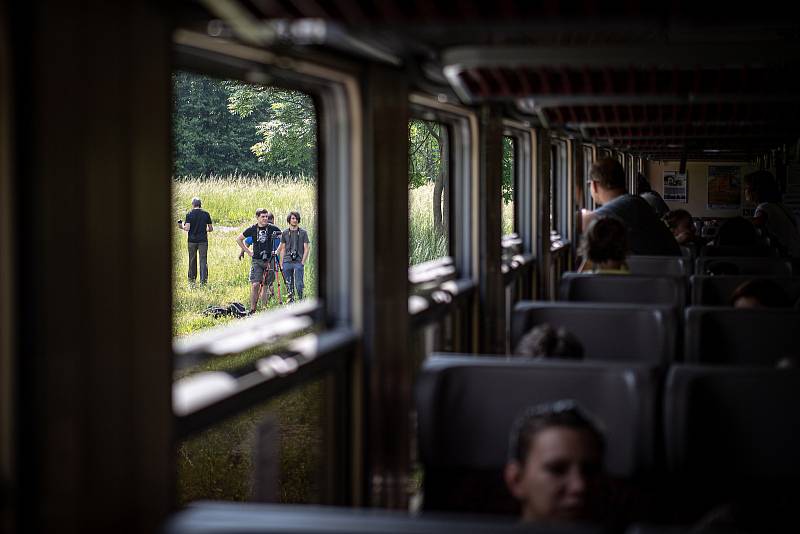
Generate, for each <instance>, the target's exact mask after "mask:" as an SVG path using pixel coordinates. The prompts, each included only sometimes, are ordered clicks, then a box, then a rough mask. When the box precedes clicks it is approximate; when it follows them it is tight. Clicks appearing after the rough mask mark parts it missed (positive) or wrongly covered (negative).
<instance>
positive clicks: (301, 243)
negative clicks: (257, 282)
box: [278, 211, 311, 302]
mask: <svg viewBox="0 0 800 534" xmlns="http://www.w3.org/2000/svg"><path fill="white" fill-rule="evenodd" d="M286 222H288V223H289V228H287V229H286V230H284V231H283V233H282V234H281V244H280V246H279V247H278V256H279V257H280V259H281V262H282V265H283V275H284V276H285V277H286V285H288V286H289V289H288V291H289V302H294V296H295V291H296V294H297V298H298V299H302V298H303V288H304V287H305V286H304V284H303V271H304V269H305V264H306V261H308V253H309V251H310V250H311V242H310V241H309V240H308V232H306V231H305V230H304V229H302V228H300V213H299V212H297V211H291V212H289V215H288V216H287V217H286Z"/></svg>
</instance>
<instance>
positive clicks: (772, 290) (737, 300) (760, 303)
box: [731, 278, 792, 309]
mask: <svg viewBox="0 0 800 534" xmlns="http://www.w3.org/2000/svg"><path fill="white" fill-rule="evenodd" d="M731 305H733V307H734V308H740V309H754V308H791V306H792V303H791V301H790V300H789V297H788V296H787V295H786V292H785V291H784V290H783V288H782V287H781V286H779V285H778V284H776V283H775V282H773V281H772V280H769V279H768V278H757V279H755V280H748V281H747V282H745V283H743V284H741V285H740V286H739V287H737V288H736V290H735V291H734V292H733V296H732V297H731Z"/></svg>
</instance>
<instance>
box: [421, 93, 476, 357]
mask: <svg viewBox="0 0 800 534" xmlns="http://www.w3.org/2000/svg"><path fill="white" fill-rule="evenodd" d="M410 104H411V106H410V110H411V117H412V118H411V121H410V122H409V271H408V276H409V291H410V295H409V301H408V308H409V313H410V315H411V329H412V335H413V339H412V343H411V347H412V352H414V353H415V354H416V357H418V358H420V359H421V358H422V357H423V356H424V355H425V354H427V352H429V351H431V350H465V348H466V347H468V346H469V343H470V340H469V339H468V338H469V333H468V332H466V331H464V329H463V328H460V327H459V325H460V324H463V321H464V317H465V316H466V315H465V314H466V311H465V310H466V309H467V306H468V303H469V299H470V298H471V295H472V294H473V293H474V289H475V286H476V269H477V268H476V262H477V259H478V258H477V255H476V254H475V253H474V251H476V250H478V246H477V241H476V240H477V236H478V220H477V218H476V217H475V213H476V212H477V198H476V196H475V195H476V192H477V185H476V184H475V183H474V182H475V180H476V179H477V165H478V161H477V154H476V151H475V149H474V147H475V146H477V138H476V136H477V117H476V116H475V115H474V114H473V113H472V112H470V111H468V110H465V109H463V108H460V107H458V106H452V105H448V104H442V103H440V102H438V101H437V100H436V99H433V98H430V97H428V96H425V95H420V94H412V95H411V97H410ZM459 321H460V322H459Z"/></svg>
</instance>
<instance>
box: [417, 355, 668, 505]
mask: <svg viewBox="0 0 800 534" xmlns="http://www.w3.org/2000/svg"><path fill="white" fill-rule="evenodd" d="M655 383H656V371H655V370H654V368H653V367H650V366H643V365H638V366H634V365H620V364H616V365H615V364H603V365H600V364H595V363H590V362H565V361H553V360H548V361H538V360H537V361H531V360H525V359H510V360H505V359H500V358H497V357H488V356H486V357H481V356H471V355H441V354H434V355H433V356H431V357H430V358H429V359H428V360H426V362H425V364H424V365H423V370H422V373H421V375H420V378H419V380H418V382H417V389H416V404H417V414H418V440H419V449H420V458H421V460H422V463H423V464H424V466H425V507H426V509H431V510H471V511H475V512H503V511H505V512H510V511H513V510H515V509H516V504H515V503H514V502H513V499H512V498H511V496H510V495H509V494H508V492H507V490H506V488H505V484H504V482H503V479H502V470H503V467H504V465H505V463H506V459H507V450H508V436H509V430H510V428H511V424H512V422H513V421H514V419H515V418H516V417H517V416H518V415H519V414H520V413H522V412H523V410H524V409H525V408H527V407H529V406H532V405H536V404H540V403H542V402H552V401H555V400H560V399H574V400H575V401H577V402H578V403H579V404H580V405H581V406H583V407H584V408H585V409H586V410H587V411H588V412H590V413H591V414H592V415H593V416H594V417H595V418H596V419H597V420H598V421H599V422H600V423H601V424H602V426H603V428H604V430H605V435H606V441H607V453H606V459H605V463H606V467H607V469H608V471H609V473H610V474H612V475H615V476H622V477H625V476H632V475H634V474H636V473H639V472H642V471H646V470H649V469H650V468H651V467H652V465H653V457H654V441H655V440H654V437H653V431H654V428H653V425H654V424H653V422H654V421H655V409H654V405H655Z"/></svg>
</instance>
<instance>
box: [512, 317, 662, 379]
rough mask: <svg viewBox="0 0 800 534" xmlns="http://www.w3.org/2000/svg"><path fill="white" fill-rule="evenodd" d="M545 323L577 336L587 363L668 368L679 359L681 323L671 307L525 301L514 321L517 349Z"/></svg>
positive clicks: (514, 342)
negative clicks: (533, 329) (531, 331)
mask: <svg viewBox="0 0 800 534" xmlns="http://www.w3.org/2000/svg"><path fill="white" fill-rule="evenodd" d="M542 323H548V324H550V325H552V326H553V327H564V328H566V329H567V330H568V331H569V332H571V333H572V334H574V335H575V336H576V337H577V338H578V340H579V341H580V342H581V344H582V345H583V350H584V358H585V359H586V360H595V361H624V362H642V363H645V362H646V363H652V364H662V365H666V364H668V363H670V362H671V361H673V360H674V358H675V350H676V347H675V339H676V338H677V332H676V329H677V325H676V324H675V315H674V314H673V313H671V310H670V308H669V307H668V306H663V307H659V306H651V305H643V304H608V303H597V302H536V301H522V302H519V303H517V305H516V306H515V307H514V312H513V314H512V317H511V346H512V347H515V346H516V345H517V343H519V340H520V338H521V337H522V336H523V335H524V334H525V333H526V332H528V331H529V330H530V329H531V328H533V327H534V326H536V325H539V324H542ZM621 330H624V337H625V339H624V342H622V340H621V339H620V332H621Z"/></svg>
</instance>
